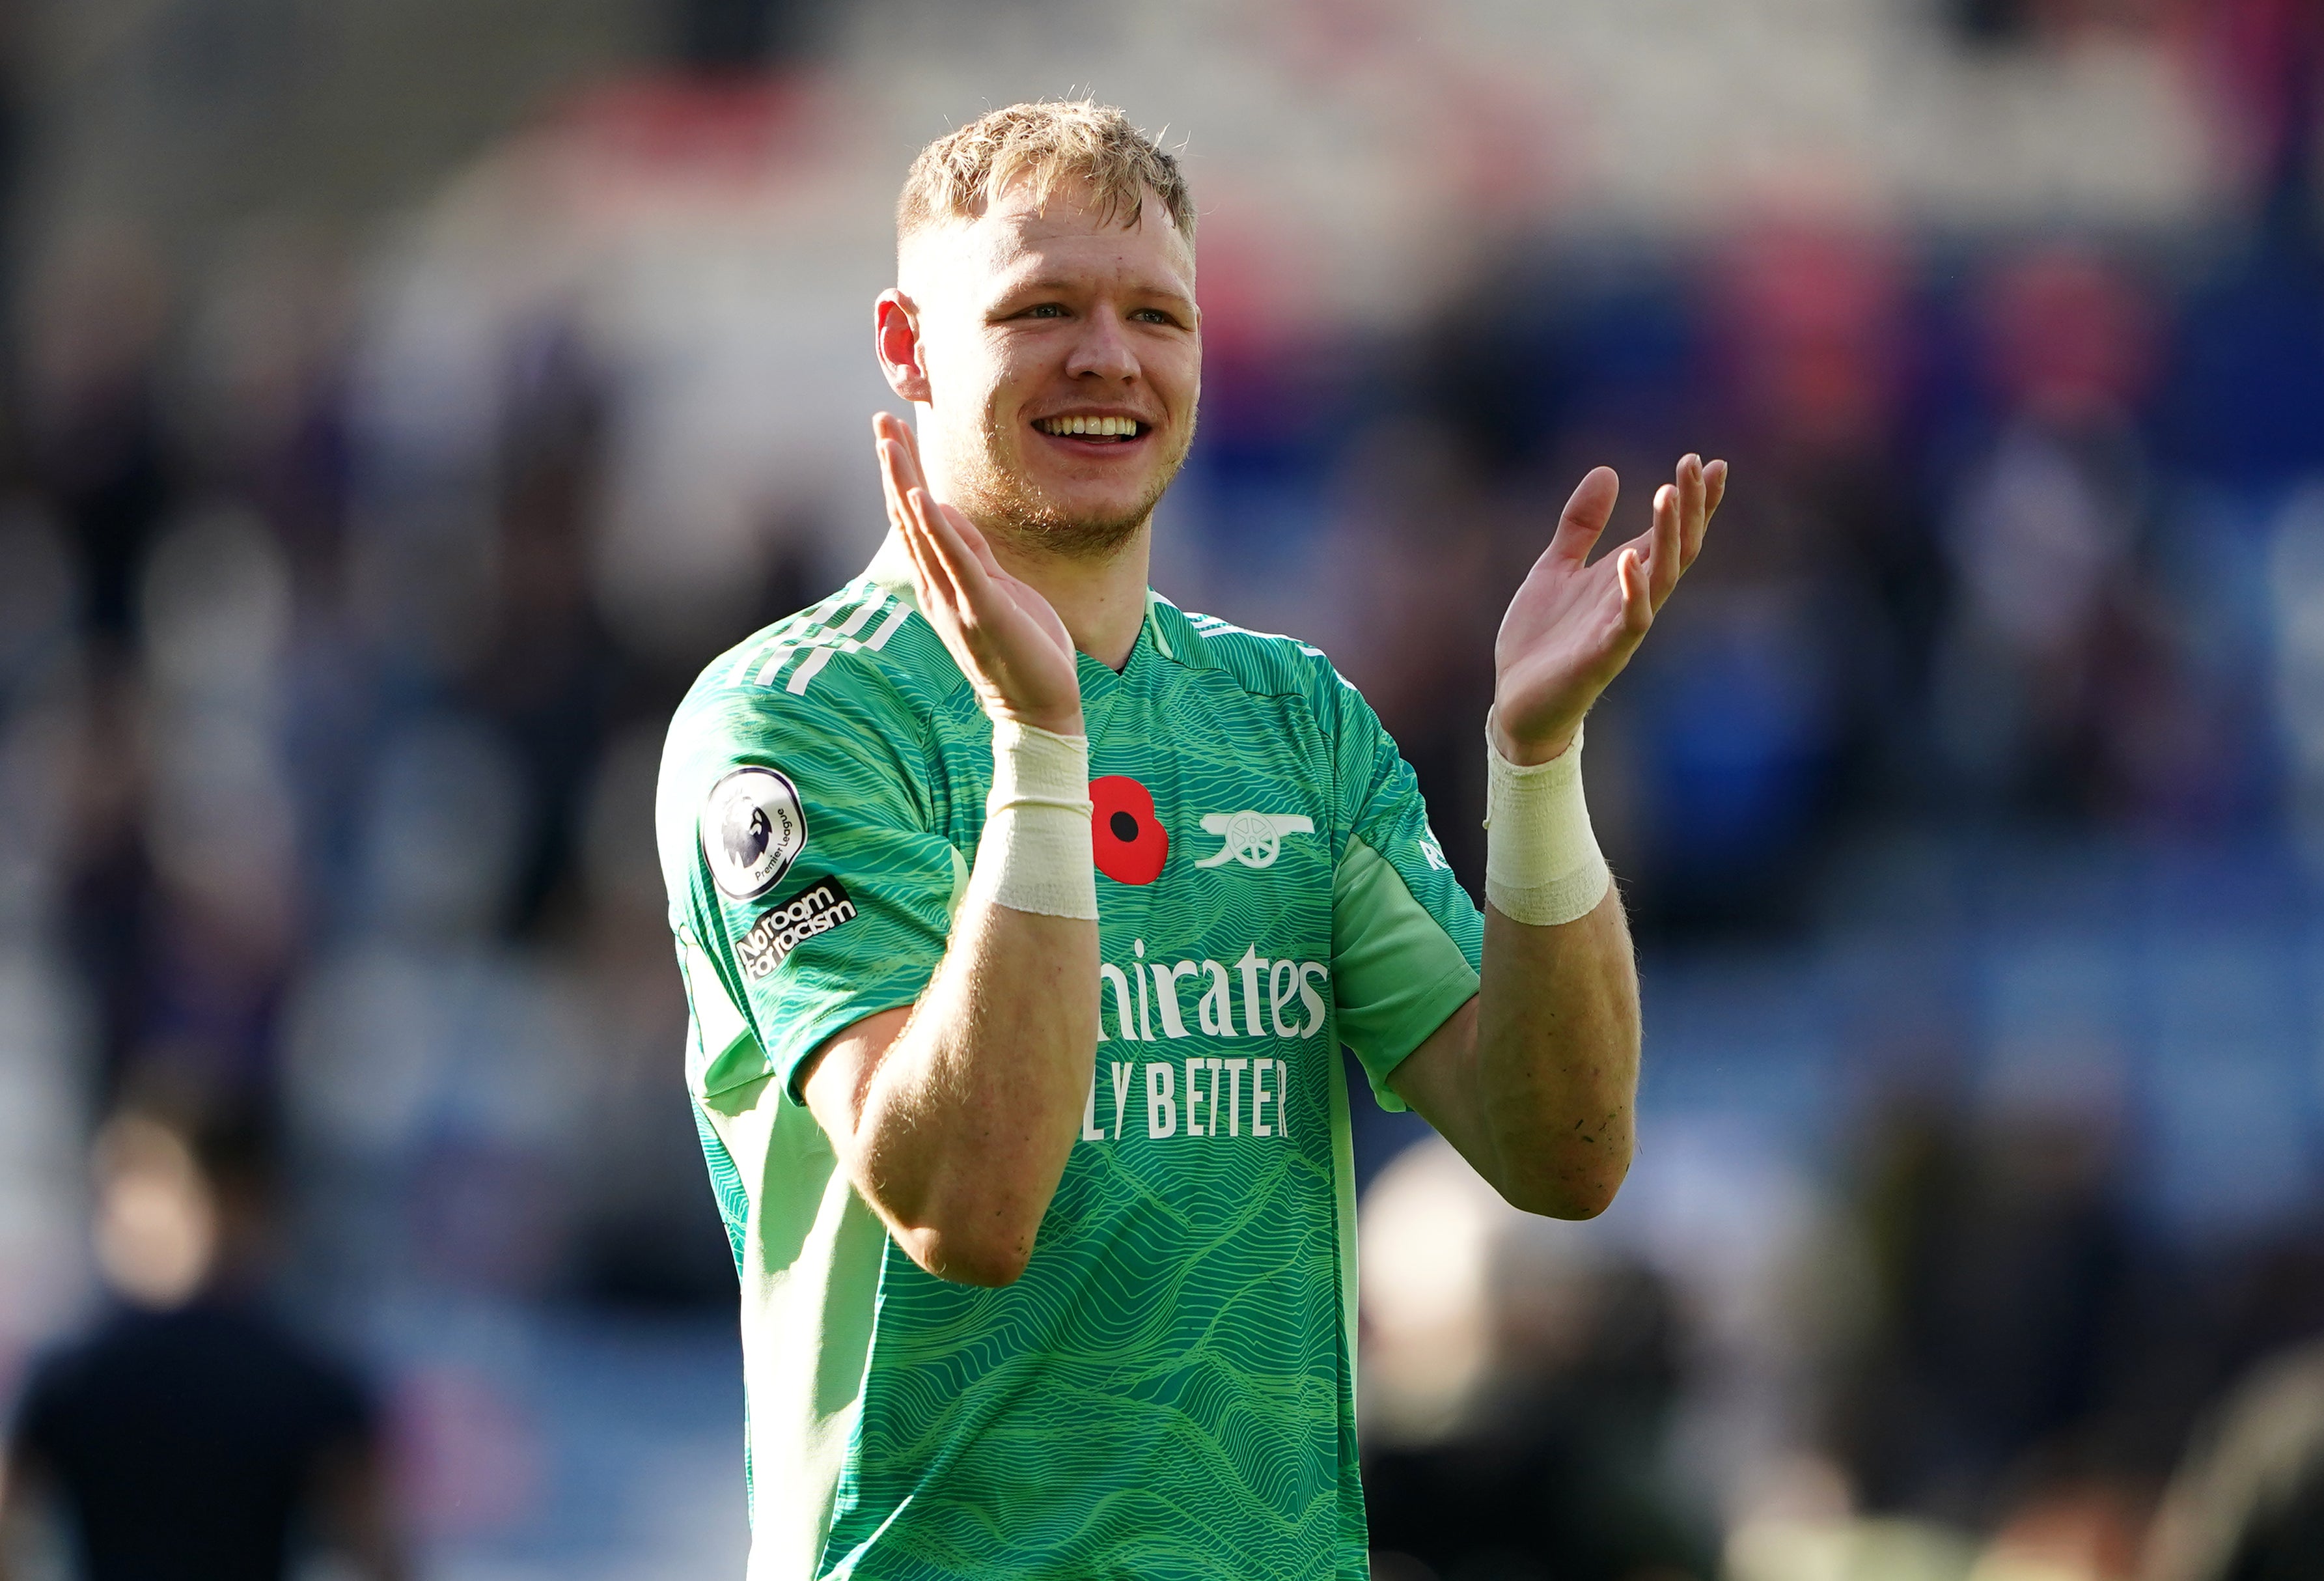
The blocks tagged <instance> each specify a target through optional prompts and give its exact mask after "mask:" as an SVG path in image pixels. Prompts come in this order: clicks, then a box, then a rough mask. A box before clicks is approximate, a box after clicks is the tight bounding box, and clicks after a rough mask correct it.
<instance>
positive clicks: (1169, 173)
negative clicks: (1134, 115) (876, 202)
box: [896, 99, 1194, 245]
mask: <svg viewBox="0 0 2324 1581" xmlns="http://www.w3.org/2000/svg"><path fill="white" fill-rule="evenodd" d="M1020 178H1021V179H1023V180H1026V181H1028V183H1030V185H1031V187H1032V190H1033V199H1034V201H1035V202H1036V203H1037V204H1039V205H1041V206H1042V207H1043V208H1047V205H1048V201H1049V195H1050V194H1051V193H1052V192H1054V191H1055V190H1056V188H1057V186H1058V184H1059V183H1060V182H1077V183H1080V184H1082V185H1084V186H1086V187H1087V188H1088V189H1089V190H1090V192H1091V193H1092V194H1093V208H1094V209H1095V210H1096V213H1097V217H1098V220H1099V223H1100V224H1105V223H1109V222H1112V223H1119V224H1120V225H1121V226H1122V227H1124V228H1125V229H1127V228H1128V227H1131V226H1134V225H1137V224H1138V223H1139V213H1140V211H1141V209H1142V208H1143V206H1144V203H1145V199H1146V193H1147V191H1148V189H1151V190H1152V191H1153V193H1154V195H1155V196H1156V197H1157V198H1158V199H1161V200H1162V206H1163V208H1165V209H1167V211H1168V212H1169V215H1170V220H1171V223H1172V224H1173V225H1175V226H1176V227H1177V228H1178V231H1179V233H1180V234H1181V235H1183V236H1185V238H1186V241H1187V243H1188V244H1189V245H1192V244H1193V242H1194V198H1193V195H1192V194H1190V193H1189V192H1188V191H1187V190H1186V178H1185V175H1184V174H1182V173H1181V172H1180V171H1179V169H1178V162H1177V161H1176V160H1175V159H1173V158H1172V157H1171V156H1170V155H1169V154H1167V153H1164V152H1163V150H1162V145H1161V144H1160V143H1157V142H1155V141H1154V140H1153V139H1152V138H1150V137H1148V136H1147V135H1146V134H1145V133H1143V132H1140V131H1139V129H1138V128H1137V127H1135V126H1133V125H1130V117H1129V116H1125V115H1123V114H1122V113H1121V112H1120V110H1118V109H1116V108H1115V107H1114V106H1111V105H1102V104H1099V103H1098V102H1096V101H1095V100H1094V99H1042V100H1037V101H1033V102H1028V103H1026V104H1020V105H1010V106H1008V107H1007V108H1006V109H1000V110H993V111H991V112H990V113H988V114H986V115H982V116H978V117H977V118H976V119H975V120H973V121H971V122H970V123H969V124H968V125H965V126H963V127H960V128H958V129H957V130H955V131H952V132H947V133H945V134H944V135H943V136H942V137H939V138H937V139H936V141H935V142H934V143H929V144H928V145H927V147H926V148H923V149H922V150H920V153H919V157H918V159H915V160H914V161H912V168H911V170H910V171H909V172H908V173H907V174H906V176H905V177H904V190H903V192H902V194H901V195H900V196H899V197H898V198H897V199H896V239H897V240H898V241H899V242H901V241H902V240H903V239H904V238H905V237H907V236H910V235H911V234H912V233H913V232H914V231H916V230H918V229H920V228H922V227H925V226H930V225H935V224H938V223H940V222H942V221H945V220H948V219H973V218H974V217H976V216H977V215H979V214H981V213H982V212H983V210H984V206H985V205H986V204H987V203H989V202H991V200H992V199H995V198H997V197H999V196H1000V195H1001V192H1002V191H1004V190H1006V189H1007V188H1008V187H1009V185H1010V183H1011V182H1013V181H1016V180H1019V179H1020Z"/></svg>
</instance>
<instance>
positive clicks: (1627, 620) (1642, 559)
mask: <svg viewBox="0 0 2324 1581" xmlns="http://www.w3.org/2000/svg"><path fill="white" fill-rule="evenodd" d="M1614 574H1615V576H1616V577H1617V578H1619V579H1620V581H1621V584H1622V629H1623V630H1624V631H1625V632H1627V633H1628V634H1629V637H1630V639H1631V640H1632V641H1636V640H1637V638H1639V637H1642V636H1644V635H1646V628H1647V627H1648V626H1650V625H1652V624H1655V598H1654V585H1653V583H1652V581H1651V580H1650V579H1649V578H1648V576H1647V572H1646V555H1645V553H1644V552H1643V551H1642V550H1639V548H1638V546H1637V544H1635V543H1631V544H1625V545H1624V546H1623V547H1622V553H1621V557H1620V558H1619V559H1617V560H1616V561H1615V562H1614Z"/></svg>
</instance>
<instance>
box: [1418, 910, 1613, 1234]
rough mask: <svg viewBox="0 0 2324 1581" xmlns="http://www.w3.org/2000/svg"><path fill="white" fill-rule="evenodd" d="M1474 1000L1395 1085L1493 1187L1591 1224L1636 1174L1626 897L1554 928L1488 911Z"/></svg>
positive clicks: (1529, 1208) (1530, 1207) (1527, 1204)
mask: <svg viewBox="0 0 2324 1581" xmlns="http://www.w3.org/2000/svg"><path fill="white" fill-rule="evenodd" d="M1482 979H1483V980H1482V984H1481V985H1480V988H1479V990H1478V994H1477V996H1476V997H1475V998H1474V999H1471V1001H1470V1002H1469V1003H1466V1004H1464V1005H1462V1007H1461V1008H1460V1009H1459V1010H1458V1011H1456V1012H1453V1014H1452V1016H1450V1017H1449V1018H1447V1019H1446V1021H1445V1022H1444V1024H1443V1026H1442V1027H1440V1028H1438V1029H1437V1031H1435V1033H1434V1035H1433V1036H1431V1037H1430V1038H1429V1040H1427V1041H1426V1042H1425V1043H1423V1044H1422V1045H1421V1046H1420V1047H1419V1048H1418V1049H1415V1050H1414V1051H1413V1052H1412V1054H1411V1056H1410V1057H1409V1058H1407V1059H1406V1060H1405V1061H1404V1062H1403V1063H1402V1064H1400V1065H1398V1066H1397V1068H1396V1070H1395V1072H1394V1074H1393V1075H1391V1076H1390V1077H1389V1078H1388V1080H1389V1085H1390V1086H1392V1087H1393V1088H1394V1089H1395V1091H1396V1093H1397V1096H1400V1097H1401V1098H1403V1099H1404V1101H1405V1102H1406V1103H1407V1104H1410V1105H1412V1106H1413V1107H1414V1108H1415V1109H1416V1110H1418V1111H1419V1112H1420V1113H1421V1114H1423V1115H1424V1116H1425V1118H1426V1119H1427V1120H1428V1122H1429V1123H1430V1124H1432V1125H1434V1127H1435V1128H1436V1129H1437V1131H1438V1132H1439V1133H1441V1134H1442V1135H1443V1137H1444V1139H1445V1140H1446V1141H1448V1142H1451V1143H1452V1145H1453V1146H1454V1147H1455V1148H1457V1149H1459V1150H1460V1151H1461V1154H1462V1157H1464V1158H1466V1159H1467V1160H1469V1161H1470V1163H1471V1165H1473V1166H1474V1167H1475V1169H1476V1170H1477V1172H1478V1173H1479V1174H1480V1175H1482V1176H1483V1177H1484V1178H1485V1179H1487V1180H1489V1181H1490V1182H1491V1183H1492V1185H1493V1188H1494V1189H1495V1190H1497V1191H1499V1193H1500V1194H1501V1195H1502V1196H1503V1197H1507V1198H1508V1200H1509V1201H1510V1202H1511V1203H1513V1204H1515V1205H1516V1206H1517V1207H1521V1208H1524V1209H1525V1210H1526V1212H1528V1213H1540V1214H1547V1215H1550V1216H1553V1217H1556V1218H1589V1217H1591V1216H1594V1215H1596V1214H1599V1213H1602V1212H1604V1211H1605V1208H1606V1207H1607V1205H1608V1204H1609V1203H1610V1202H1611V1201H1612V1200H1613V1198H1614V1192H1615V1190H1616V1188H1618V1187H1619V1186H1620V1185H1621V1183H1622V1177H1623V1175H1624V1174H1625V1173H1626V1172H1627V1171H1628V1169H1629V1167H1630V1152H1631V1147H1632V1128H1631V1111H1632V1105H1633V1103H1634V1101H1635V1099H1636V1096H1637V1084H1638V987H1637V970H1636V968H1635V967H1634V966H1633V965H1632V962H1631V957H1630V936H1629V929H1628V925H1627V924H1626V923H1625V921H1624V920H1623V916H1622V901H1621V897H1620V896H1619V895H1618V894H1617V893H1616V892H1615V891H1614V889H1613V886H1612V885H1610V884H1609V885H1608V886H1607V890H1606V894H1605V897H1604V898H1603V899H1602V900H1600V901H1599V902H1598V904H1597V906H1596V907H1595V908H1594V909H1592V910H1591V911H1589V912H1588V913H1586V914H1585V915H1583V916H1582V917H1579V918H1576V919H1575V920H1572V921H1571V922H1564V923H1559V924H1557V925H1555V926H1550V927H1528V926H1526V924H1524V923H1521V922H1513V921H1511V920H1509V919H1508V918H1507V917H1505V916H1503V915H1502V914H1501V913H1500V912H1499V911H1498V910H1495V909H1493V908H1491V907H1488V908H1487V909H1486V911H1485V957H1484V970H1483V973H1482Z"/></svg>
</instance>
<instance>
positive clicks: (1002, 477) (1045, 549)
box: [953, 421, 1194, 562]
mask: <svg viewBox="0 0 2324 1581" xmlns="http://www.w3.org/2000/svg"><path fill="white" fill-rule="evenodd" d="M979 439H980V442H979V444H978V445H977V447H976V451H975V454H974V455H973V457H972V458H970V465H969V466H968V467H966V468H964V476H961V477H960V478H959V479H958V480H957V481H956V482H955V483H954V492H955V495H956V496H957V497H956V498H955V499H954V502H953V503H954V504H957V505H958V506H959V507H960V509H961V510H962V512H963V513H964V514H966V515H967V517H968V519H969V520H970V521H972V522H975V523H976V525H977V529H978V531H980V532H982V533H983V534H984V535H985V536H986V537H987V538H999V539H1001V540H1002V541H1005V542H1006V543H1007V544H1008V545H1009V546H1010V548H1012V549H1014V550H1017V551H1019V553H1024V554H1037V555H1054V556H1056V558H1058V559H1074V560H1093V561H1101V562H1102V561H1105V560H1110V559H1113V558H1114V557H1115V556H1116V555H1118V554H1120V552H1121V551H1122V550H1123V548H1124V547H1125V546H1127V545H1128V544H1129V542H1130V540H1131V539H1133V538H1135V537H1137V536H1138V530H1139V528H1141V527H1143V526H1145V525H1146V523H1147V522H1148V521H1150V520H1152V518H1153V515H1154V507H1155V506H1156V505H1158V504H1161V503H1162V496H1163V495H1164V494H1165V493H1167V491H1168V489H1169V487H1170V484H1171V481H1172V480H1173V479H1174V478H1176V476H1178V468H1179V467H1183V466H1185V461H1186V452H1187V450H1188V449H1189V448H1191V447H1192V446H1193V444H1194V425H1193V423H1192V422H1191V421H1190V422H1189V423H1188V424H1187V426H1186V430H1185V436H1184V437H1183V438H1182V439H1180V440H1179V442H1178V446H1177V448H1176V449H1175V450H1173V451H1172V452H1171V453H1170V454H1169V455H1168V456H1167V457H1166V458H1164V460H1163V464H1162V465H1161V466H1160V467H1157V468H1156V469H1155V473H1154V481H1153V482H1152V483H1151V484H1150V485H1148V487H1147V490H1146V493H1145V495H1143V496H1142V497H1141V498H1140V499H1139V501H1138V503H1137V504H1134V505H1132V506H1130V508H1129V509H1128V510H1125V511H1121V512H1118V513H1105V514H1102V515H1069V514H1067V513H1065V512H1063V511H1061V510H1059V509H1058V508H1057V506H1056V504H1055V503H1054V502H1052V501H1051V500H1049V499H1048V498H1047V496H1046V495H1043V494H1042V493H1041V492H1040V490H1038V489H1037V488H1036V487H1034V486H1033V485H1032V484H1031V483H1030V482H1029V481H1028V479H1027V478H1026V476H1025V475H1024V473H1023V472H1022V471H1021V470H1012V469H1011V468H1010V467H1009V466H1008V465H1007V464H1006V463H1005V462H1004V460H1003V459H1002V451H1001V436H1000V435H999V434H998V433H995V432H993V431H992V430H989V429H988V430H983V432H982V433H981V434H980V436H979Z"/></svg>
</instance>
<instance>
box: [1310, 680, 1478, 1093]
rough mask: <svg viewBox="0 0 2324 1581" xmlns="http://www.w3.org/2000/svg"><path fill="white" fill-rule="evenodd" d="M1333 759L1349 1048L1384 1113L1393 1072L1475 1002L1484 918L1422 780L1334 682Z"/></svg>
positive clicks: (1336, 958) (1338, 933)
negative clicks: (1341, 805) (1343, 836)
mask: <svg viewBox="0 0 2324 1581" xmlns="http://www.w3.org/2000/svg"><path fill="white" fill-rule="evenodd" d="M1333 681H1334V682H1335V684H1336V689H1337V695H1336V697H1335V698H1333V701H1334V703H1335V704H1336V707H1335V708H1334V709H1333V716H1335V721H1334V722H1335V726H1336V728H1335V729H1334V731H1333V754H1334V758H1335V765H1336V769H1337V774H1338V781H1339V787H1340V794H1341V796H1342V799H1343V800H1344V801H1345V803H1346V807H1345V811H1344V817H1345V818H1346V827H1347V828H1348V831H1349V832H1348V838H1347V844H1346V846H1345V847H1344V848H1343V849H1342V852H1341V854H1340V857H1339V863H1338V865H1337V867H1336V868H1335V869H1334V870H1333V878H1332V980H1333V990H1334V993H1335V995H1336V997H1337V1001H1338V1005H1339V1023H1340V1039H1341V1040H1342V1042H1344V1043H1346V1044H1347V1045H1348V1047H1349V1048H1351V1049H1354V1050H1355V1054H1356V1058H1357V1059H1358V1060H1359V1061H1360V1063H1361V1064H1362V1065H1363V1068H1364V1073H1365V1075H1366V1076H1368V1077H1370V1079H1371V1085H1372V1092H1373V1094H1374V1095H1375V1096H1377V1097H1378V1098H1379V1101H1380V1104H1381V1105H1382V1106H1383V1107H1385V1108H1389V1109H1402V1108H1403V1107H1404V1106H1405V1105H1404V1101H1403V1100H1402V1099H1400V1098H1398V1097H1397V1096H1396V1094H1395V1093H1394V1092H1392V1091H1391V1090H1390V1089H1389V1087H1388V1074H1389V1072H1391V1071H1393V1070H1394V1069H1395V1068H1397V1066H1398V1065H1400V1064H1402V1063H1403V1062H1404V1059H1405V1058H1406V1056H1407V1055H1409V1054H1410V1053H1411V1052H1412V1051H1413V1050H1414V1049H1417V1048H1418V1047H1420V1045H1421V1044H1422V1043H1423V1042H1425V1041H1426V1040H1427V1039H1428V1037H1429V1035H1430V1034H1431V1033H1433V1032H1434V1031H1436V1029H1437V1028H1438V1027H1441V1026H1443V1024H1444V1022H1445V1019H1446V1018H1447V1017H1448V1016H1450V1015H1452V1012H1454V1011H1456V1010H1458V1009H1460V1008H1461V1006H1462V1005H1463V1004H1465V1003H1468V1001H1469V1000H1470V998H1471V997H1472V996H1473V995H1474V994H1476V992H1477V982H1478V978H1477V972H1478V968H1479V966H1480V965H1481V964H1482V961H1483V958H1484V941H1485V930H1484V918H1483V917H1482V916H1481V915H1480V913H1479V912H1478V911H1477V907H1476V904H1475V902H1473V901H1471V900H1470V898H1469V895H1468V892H1467V891H1465V890H1463V889H1462V887H1461V885H1460V883H1459V882H1458V881H1457V880H1455V879H1454V878H1453V876H1452V864H1451V863H1449V862H1447V861H1446V860H1445V859H1444V850H1443V846H1440V845H1438V844H1437V840H1436V836H1435V833H1434V831H1433V830H1432V829H1430V827H1428V808H1427V804H1426V803H1425V802H1424V801H1423V800H1421V795H1420V782H1419V781H1418V780H1417V779H1416V777H1415V776H1414V774H1413V772H1412V765H1411V764H1409V763H1406V762H1405V761H1404V758H1403V756H1402V754H1399V753H1398V752H1397V748H1396V743H1395V742H1394V741H1393V740H1392V739H1390V737H1389V735H1388V731H1387V730H1386V729H1385V728H1383V727H1382V726H1381V725H1380V722H1379V717H1378V716H1376V715H1375V714H1373V712H1372V710H1371V706H1370V705H1369V703H1366V702H1365V701H1364V700H1363V698H1361V697H1360V696H1359V695H1358V694H1357V692H1356V689H1354V688H1353V687H1351V686H1350V685H1349V684H1348V683H1347V682H1346V681H1345V680H1340V679H1339V678H1338V677H1337V676H1334V677H1333Z"/></svg>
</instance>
